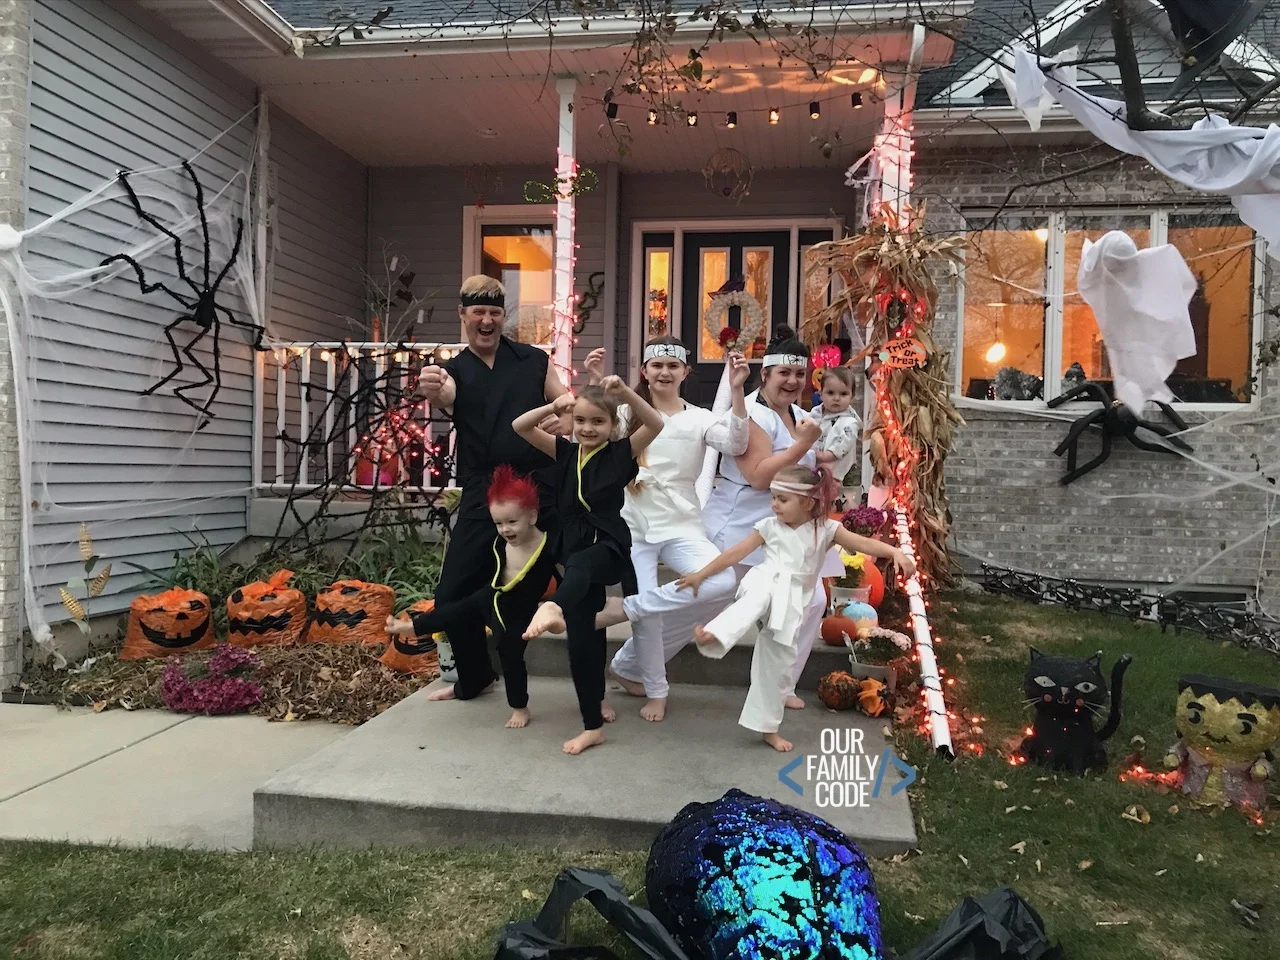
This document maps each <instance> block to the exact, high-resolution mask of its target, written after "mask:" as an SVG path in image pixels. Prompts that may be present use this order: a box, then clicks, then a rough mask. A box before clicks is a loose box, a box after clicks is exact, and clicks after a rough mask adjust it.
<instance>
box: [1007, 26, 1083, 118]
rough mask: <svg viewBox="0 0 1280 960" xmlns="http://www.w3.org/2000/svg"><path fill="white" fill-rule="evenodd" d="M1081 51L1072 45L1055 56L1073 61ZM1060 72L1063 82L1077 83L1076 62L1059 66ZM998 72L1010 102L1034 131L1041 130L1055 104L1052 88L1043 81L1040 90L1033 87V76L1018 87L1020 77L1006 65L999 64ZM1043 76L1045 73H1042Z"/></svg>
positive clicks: (1023, 80)
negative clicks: (1006, 67) (1021, 87)
mask: <svg viewBox="0 0 1280 960" xmlns="http://www.w3.org/2000/svg"><path fill="white" fill-rule="evenodd" d="M1079 53H1080V48H1079V47H1071V48H1070V49H1067V50H1063V51H1062V53H1060V54H1058V56H1057V57H1056V58H1055V59H1057V60H1065V61H1071V60H1074V59H1076V57H1077V56H1078V55H1079ZM1057 72H1058V74H1059V76H1060V79H1061V80H1062V82H1063V83H1066V84H1067V85H1068V86H1072V87H1074V86H1075V84H1076V68H1075V64H1070V63H1069V64H1068V65H1067V66H1065V67H1059V68H1058V71H1057ZM996 73H997V74H998V75H999V76H1000V82H1001V83H1002V84H1004V89H1005V92H1006V93H1008V94H1009V102H1010V103H1012V104H1013V105H1014V106H1015V107H1016V108H1017V110H1018V112H1019V113H1020V114H1022V116H1023V118H1025V119H1026V121H1027V123H1028V124H1029V125H1030V126H1031V131H1032V133H1038V132H1039V131H1040V122H1041V121H1042V120H1043V119H1044V115H1045V114H1046V113H1048V112H1049V108H1050V107H1052V106H1053V104H1054V102H1055V99H1056V98H1055V97H1054V95H1053V91H1052V90H1047V89H1045V85H1044V84H1043V83H1040V84H1038V86H1039V91H1038V92H1037V91H1036V90H1035V89H1033V88H1032V86H1031V85H1032V84H1034V83H1035V81H1034V79H1033V78H1030V77H1023V79H1022V84H1023V89H1022V90H1019V88H1018V77H1016V76H1015V75H1014V74H1012V73H1010V72H1009V71H1008V70H1006V69H1005V68H1004V67H1001V66H997V67H996ZM1042 76H1043V74H1042Z"/></svg>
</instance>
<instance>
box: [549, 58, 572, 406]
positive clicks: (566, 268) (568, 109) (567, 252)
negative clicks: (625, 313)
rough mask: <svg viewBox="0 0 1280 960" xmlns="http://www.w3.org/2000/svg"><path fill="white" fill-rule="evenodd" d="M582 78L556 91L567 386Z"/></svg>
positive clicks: (557, 341) (560, 300)
mask: <svg viewBox="0 0 1280 960" xmlns="http://www.w3.org/2000/svg"><path fill="white" fill-rule="evenodd" d="M577 87H578V81H577V80H576V79H575V78H573V77H560V78H558V79H557V80H556V93H557V94H559V96H560V140H559V144H558V146H557V150H556V153H557V162H556V194H557V196H556V263H555V268H556V269H555V285H554V296H555V306H554V311H555V322H554V324H553V326H552V334H551V336H552V344H553V346H554V349H553V352H552V355H551V359H552V362H553V363H554V364H555V366H556V372H557V373H559V375H560V380H561V381H562V382H563V383H564V385H565V386H566V387H567V386H570V385H571V384H572V382H573V373H574V370H573V321H574V310H573V304H574V299H575V298H574V293H573V280H574V263H575V261H576V260H577V254H576V252H575V251H576V248H577V245H576V244H575V243H574V236H573V218H574V196H573V186H574V181H575V180H576V179H577V176H578V161H577V160H576V159H575V157H574V117H573V95H574V93H575V91H576V90H577Z"/></svg>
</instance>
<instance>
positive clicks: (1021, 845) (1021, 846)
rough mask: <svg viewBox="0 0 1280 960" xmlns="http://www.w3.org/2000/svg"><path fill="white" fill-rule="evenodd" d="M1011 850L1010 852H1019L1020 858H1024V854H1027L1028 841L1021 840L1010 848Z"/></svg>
mask: <svg viewBox="0 0 1280 960" xmlns="http://www.w3.org/2000/svg"><path fill="white" fill-rule="evenodd" d="M1009 849H1010V850H1014V851H1016V852H1017V854H1018V856H1022V854H1023V853H1025V852H1026V850H1027V841H1025V840H1019V841H1018V842H1017V843H1015V844H1014V845H1013V846H1012V847H1010V848H1009Z"/></svg>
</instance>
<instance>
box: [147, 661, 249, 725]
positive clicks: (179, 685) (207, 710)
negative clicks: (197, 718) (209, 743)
mask: <svg viewBox="0 0 1280 960" xmlns="http://www.w3.org/2000/svg"><path fill="white" fill-rule="evenodd" d="M259 663H260V661H259V660H258V658H257V657H256V656H255V655H254V654H252V653H251V652H249V651H248V650H241V649H240V648H238V647H232V646H229V645H227V644H224V645H222V646H220V647H218V650H217V652H216V653H215V654H214V655H213V656H212V657H210V658H209V662H208V663H203V664H201V663H195V664H193V663H191V661H185V662H184V661H182V660H179V659H178V658H177V657H174V658H172V659H170V661H169V662H168V664H166V665H165V668H164V678H163V679H162V680H161V687H160V694H161V696H162V697H163V698H164V705H165V706H166V707H168V708H169V709H170V710H172V711H174V712H175V713H203V714H206V715H208V716H220V715H223V714H228V713H244V712H245V711H246V710H248V709H249V708H250V707H253V706H256V705H257V704H258V703H260V702H262V693H263V691H262V685H261V684H259V683H255V682H254V681H253V680H252V679H251V677H252V676H253V671H254V670H255V669H256V668H257V667H258V666H259Z"/></svg>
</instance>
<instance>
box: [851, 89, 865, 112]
mask: <svg viewBox="0 0 1280 960" xmlns="http://www.w3.org/2000/svg"><path fill="white" fill-rule="evenodd" d="M849 101H850V102H851V103H852V104H853V109H855V110H861V109H862V94H861V93H860V92H857V93H854V94H852V95H851V96H850V97H849Z"/></svg>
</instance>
